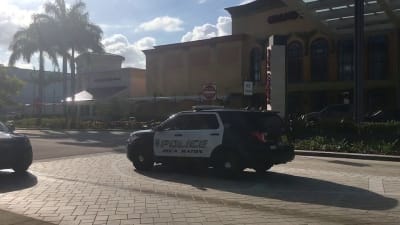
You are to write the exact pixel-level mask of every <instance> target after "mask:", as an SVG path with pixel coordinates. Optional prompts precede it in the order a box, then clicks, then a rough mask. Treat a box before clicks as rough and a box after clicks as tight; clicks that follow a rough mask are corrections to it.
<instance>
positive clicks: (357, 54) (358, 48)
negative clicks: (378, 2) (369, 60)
mask: <svg viewBox="0 0 400 225" xmlns="http://www.w3.org/2000/svg"><path fill="white" fill-rule="evenodd" d="M354 31H355V32H354V96H353V107H354V120H355V122H356V123H357V124H360V123H361V122H362V120H363V116H364V0H354Z"/></svg>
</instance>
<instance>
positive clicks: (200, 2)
mask: <svg viewBox="0 0 400 225" xmlns="http://www.w3.org/2000/svg"><path fill="white" fill-rule="evenodd" d="M206 2H207V0H197V3H198V4H204V3H206Z"/></svg>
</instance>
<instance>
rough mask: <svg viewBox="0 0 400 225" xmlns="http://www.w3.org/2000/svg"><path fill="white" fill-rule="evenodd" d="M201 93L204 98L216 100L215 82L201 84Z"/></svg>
mask: <svg viewBox="0 0 400 225" xmlns="http://www.w3.org/2000/svg"><path fill="white" fill-rule="evenodd" d="M202 94H203V97H204V98H205V99H206V100H216V99H217V85H216V84H205V85H203V91H202Z"/></svg>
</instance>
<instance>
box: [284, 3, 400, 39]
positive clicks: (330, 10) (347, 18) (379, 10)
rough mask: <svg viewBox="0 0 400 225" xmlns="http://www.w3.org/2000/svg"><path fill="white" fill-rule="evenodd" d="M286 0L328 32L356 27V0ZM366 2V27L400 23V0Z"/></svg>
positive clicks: (374, 27) (372, 29)
mask: <svg viewBox="0 0 400 225" xmlns="http://www.w3.org/2000/svg"><path fill="white" fill-rule="evenodd" d="M283 1H284V2H285V3H286V4H287V5H289V6H292V7H295V8H296V9H297V10H298V11H299V13H301V14H304V16H307V17H309V18H310V19H314V20H315V21H316V22H318V23H320V25H321V26H323V27H325V30H327V31H329V32H332V33H336V34H346V33H352V32H353V30H354V0H331V1H328V0H296V1H294V0H283ZM364 4H365V7H364V21H365V31H376V30H387V29H393V28H396V27H397V28H398V27H400V0H374V1H372V0H365V1H364Z"/></svg>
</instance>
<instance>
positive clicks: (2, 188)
mask: <svg viewBox="0 0 400 225" xmlns="http://www.w3.org/2000/svg"><path fill="white" fill-rule="evenodd" d="M36 184H37V178H36V176H35V175H33V174H31V173H29V172H26V173H22V174H18V173H14V172H9V171H6V170H0V193H7V192H12V191H18V190H22V189H26V188H30V187H33V186H35V185H36Z"/></svg>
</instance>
